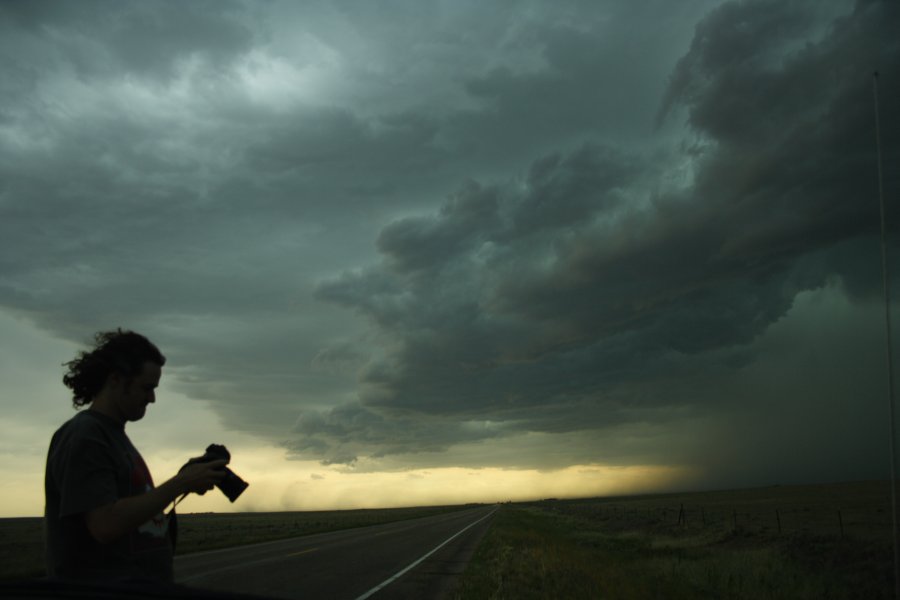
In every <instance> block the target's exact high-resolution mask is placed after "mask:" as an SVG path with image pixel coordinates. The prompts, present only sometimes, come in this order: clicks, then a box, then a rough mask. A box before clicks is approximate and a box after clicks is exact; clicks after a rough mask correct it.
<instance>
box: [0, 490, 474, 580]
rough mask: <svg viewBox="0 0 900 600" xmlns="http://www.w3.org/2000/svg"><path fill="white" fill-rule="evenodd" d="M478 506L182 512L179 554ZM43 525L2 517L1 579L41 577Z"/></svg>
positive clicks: (34, 519) (32, 519)
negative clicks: (257, 511)
mask: <svg viewBox="0 0 900 600" xmlns="http://www.w3.org/2000/svg"><path fill="white" fill-rule="evenodd" d="M472 506H474V505H460V506H425V507H415V508H385V509H361V510H335V511H311V512H275V513H204V514H185V515H181V514H179V515H178V545H177V549H176V552H175V554H176V555H181V554H190V553H192V552H202V551H206V550H216V549H219V548H229V547H232V546H242V545H245V544H253V543H257V542H268V541H273V540H279V539H285V538H292V537H299V536H303V535H311V534H314V533H325V532H328V531H337V530H341V529H352V528H355V527H365V526H368V525H380V524H383V523H391V522H394V521H403V520H407V519H416V518H419V517H426V516H431V515H437V514H442V513H447V512H453V511H457V510H463V509H466V508H471V507H472ZM43 536H44V528H43V519H42V518H40V517H25V518H10V519H0V581H11V580H17V579H32V578H37V577H43V576H44V575H45V574H46V571H45V568H44V537H43Z"/></svg>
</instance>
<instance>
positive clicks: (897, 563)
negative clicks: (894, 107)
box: [872, 71, 900, 600]
mask: <svg viewBox="0 0 900 600" xmlns="http://www.w3.org/2000/svg"><path fill="white" fill-rule="evenodd" d="M872 86H873V87H872V89H873V92H874V94H875V143H876V144H877V147H878V199H879V203H880V205H881V280H882V284H883V285H884V322H885V327H886V328H887V331H886V333H887V361H888V364H887V367H888V369H887V370H888V409H889V410H888V414H889V415H890V421H889V423H890V426H891V514H892V515H893V521H894V597H895V598H897V599H898V600H900V530H898V529H897V467H896V464H895V461H896V455H895V452H894V448H895V446H896V441H895V438H896V436H897V432H896V429H897V428H896V426H895V424H894V357H893V350H892V348H891V309H890V306H891V299H890V281H889V279H888V267H887V236H886V234H885V219H884V184H883V183H882V180H883V177H882V173H881V123H880V121H879V116H878V71H875V73H874V74H873V75H872Z"/></svg>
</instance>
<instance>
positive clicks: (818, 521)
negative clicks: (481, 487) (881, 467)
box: [455, 482, 893, 600]
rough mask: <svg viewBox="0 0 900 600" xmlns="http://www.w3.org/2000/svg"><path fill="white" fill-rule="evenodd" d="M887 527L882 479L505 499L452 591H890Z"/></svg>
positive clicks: (590, 594) (645, 594) (494, 594)
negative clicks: (624, 495) (577, 497)
mask: <svg viewBox="0 0 900 600" xmlns="http://www.w3.org/2000/svg"><path fill="white" fill-rule="evenodd" d="M779 529H780V530H779ZM890 531H891V513H890V489H889V487H888V484H887V483H878V482H870V483H851V484H839V485H827V486H785V487H772V488H764V489H754V490H743V491H731V492H708V493H698V494H681V495H665V496H644V497H632V498H605V499H589V500H564V501H559V500H549V501H542V502H536V503H530V504H515V505H506V506H504V507H503V509H501V511H500V512H498V513H497V515H496V517H495V521H494V524H493V526H492V528H491V530H490V531H489V532H488V534H487V535H486V536H485V538H484V539H483V540H482V543H481V545H480V546H479V548H478V550H477V551H476V553H475V556H474V558H473V560H472V562H471V563H470V565H469V568H468V569H467V571H466V572H465V573H464V575H463V577H462V578H461V580H460V582H459V587H458V590H457V592H456V595H455V597H456V598H463V599H478V598H496V599H500V598H510V599H512V598H515V599H523V598H617V599H637V598H660V599H663V598H665V599H672V600H677V599H680V598H734V599H739V598H746V599H748V600H749V599H754V600H756V599H767V598H785V599H787V598H790V599H802V598H809V599H816V600H820V599H826V598H833V599H838V598H848V599H852V598H859V599H861V600H862V599H865V600H877V599H879V598H891V597H893V579H892V575H893V573H892V571H893V569H892V561H893V554H892V547H891V539H890Z"/></svg>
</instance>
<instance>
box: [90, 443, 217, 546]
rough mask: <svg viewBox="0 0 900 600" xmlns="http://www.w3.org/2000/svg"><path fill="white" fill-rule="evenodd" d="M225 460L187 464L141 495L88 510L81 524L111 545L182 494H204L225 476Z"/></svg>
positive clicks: (100, 540) (102, 541) (100, 539)
mask: <svg viewBox="0 0 900 600" xmlns="http://www.w3.org/2000/svg"><path fill="white" fill-rule="evenodd" d="M226 464H228V461H227V460H223V459H219V460H211V461H209V462H189V463H188V464H186V465H185V466H184V467H182V468H181V470H180V471H179V472H178V475H176V476H175V477H173V478H172V479H170V480H168V481H166V482H165V483H163V484H162V485H161V486H159V487H157V488H153V489H152V490H150V491H148V492H147V493H145V494H138V495H137V496H129V497H127V498H120V499H118V500H116V501H115V502H113V503H112V504H107V505H106V506H101V507H100V508H95V509H93V510H91V511H88V512H87V513H85V515H84V519H85V525H87V528H88V531H89V532H90V533H91V535H92V536H93V537H94V539H95V540H97V541H98V542H100V543H101V544H108V543H110V542H113V541H115V540H117V539H119V538H120V537H122V536H123V535H125V534H126V533H128V532H129V531H133V530H134V529H137V528H138V527H139V526H140V525H141V524H143V523H146V522H147V521H149V520H150V519H152V518H153V517H154V516H156V515H158V514H159V513H161V512H162V511H163V510H164V509H165V508H166V506H167V505H168V504H169V503H170V502H172V501H173V500H175V499H176V498H177V497H178V496H180V495H182V494H187V493H189V492H194V493H197V494H205V493H206V492H207V491H209V490H211V489H212V488H213V486H214V485H216V484H217V483H218V482H219V481H221V480H222V479H223V478H224V477H225V465H226Z"/></svg>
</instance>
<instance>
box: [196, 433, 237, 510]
mask: <svg viewBox="0 0 900 600" xmlns="http://www.w3.org/2000/svg"><path fill="white" fill-rule="evenodd" d="M195 460H196V462H211V461H214V460H231V454H230V453H229V452H228V449H227V448H226V447H225V446H222V445H221V444H210V445H209V446H207V448H206V453H205V454H204V455H203V456H201V457H200V458H198V459H195ZM192 462H193V461H192ZM249 485H250V484H249V483H247V482H246V481H244V480H243V479H241V478H240V477H238V476H237V474H235V472H234V471H232V470H231V469H229V468H228V467H225V478H224V479H222V481H220V482H219V483H217V484H216V487H217V488H219V489H220V490H221V491H222V493H223V494H225V497H227V498H228V499H229V500H230V501H232V502H234V501H235V500H237V499H238V496H240V495H241V494H243V493H244V490H246V489H247V486H249Z"/></svg>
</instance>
